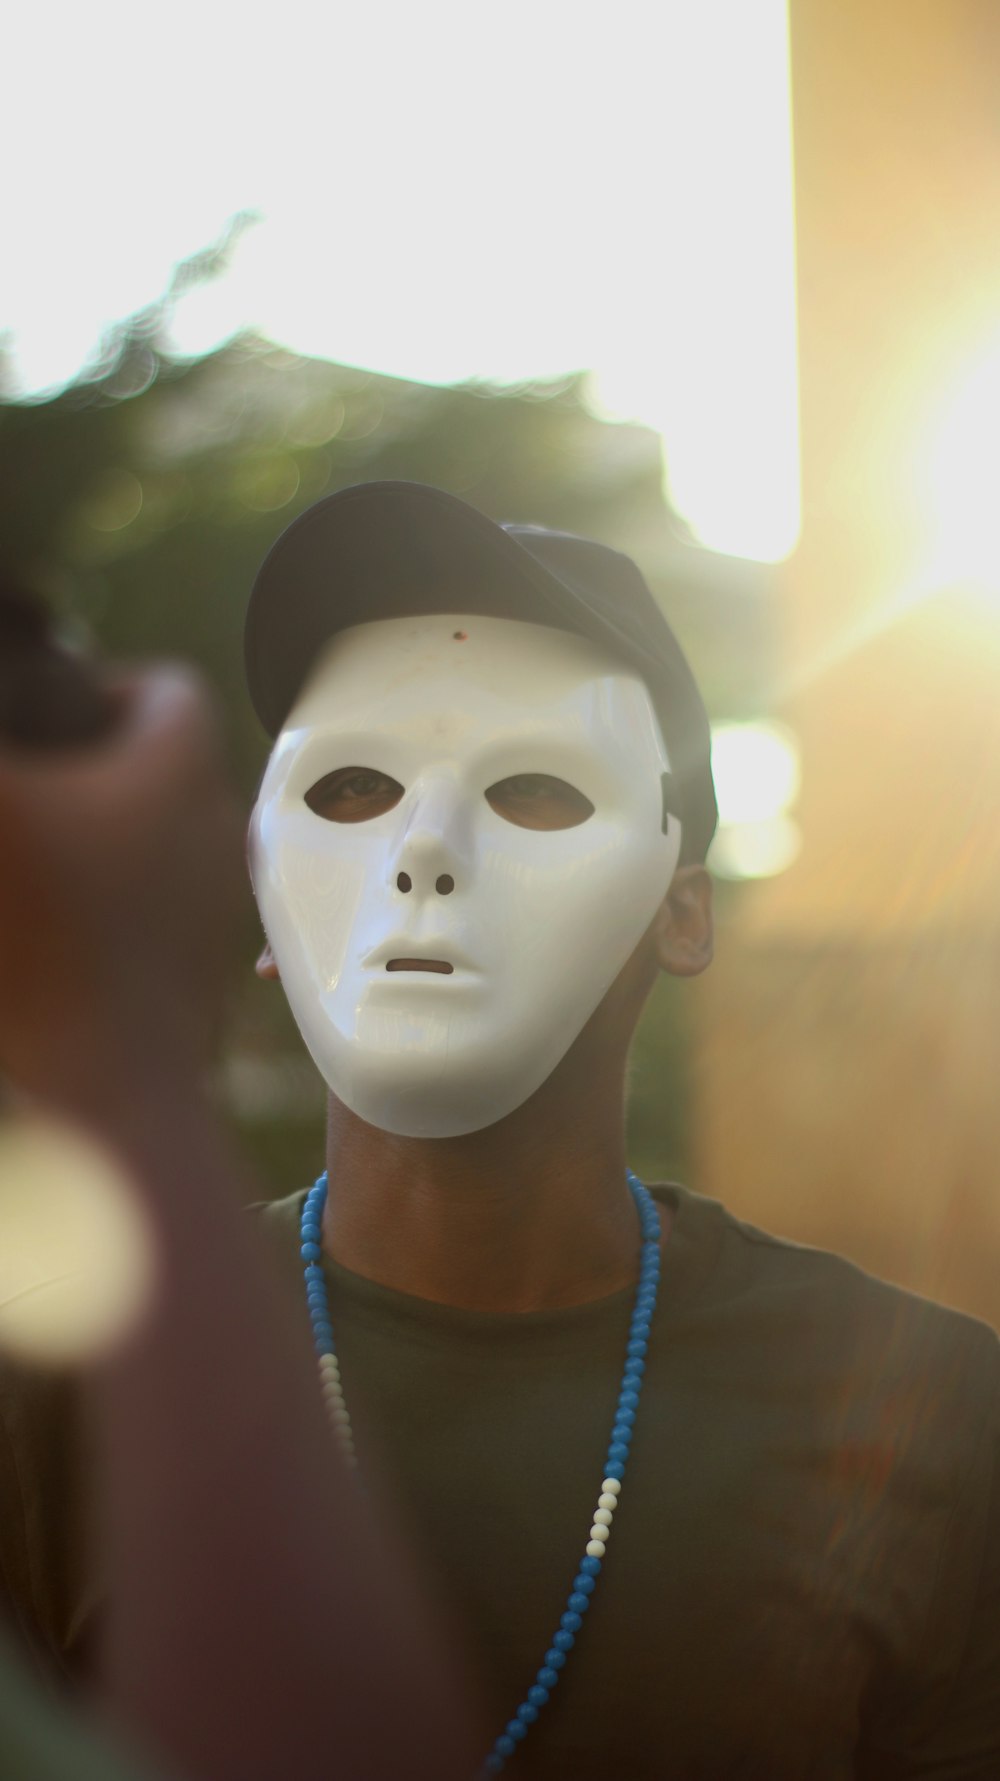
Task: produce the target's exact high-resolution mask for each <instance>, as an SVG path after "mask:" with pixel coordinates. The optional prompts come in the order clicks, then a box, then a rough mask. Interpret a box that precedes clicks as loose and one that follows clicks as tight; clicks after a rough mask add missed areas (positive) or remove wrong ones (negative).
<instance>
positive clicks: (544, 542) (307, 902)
mask: <svg viewBox="0 0 1000 1781" xmlns="http://www.w3.org/2000/svg"><path fill="white" fill-rule="evenodd" d="M247 667H248V676H249V682H250V690H251V695H252V697H253V699H254V703H255V706H256V709H257V711H258V714H259V715H260V717H261V719H262V721H263V722H264V723H265V725H266V726H267V727H268V728H269V729H270V730H271V732H272V733H276V734H277V743H276V746H275V749H274V751H273V753H272V756H271V760H270V763H269V765H268V769H267V772H266V774H265V777H264V781H263V784H262V787H261V792H260V797H259V800H258V803H257V808H256V810H255V813H254V820H253V825H252V832H251V869H252V874H253V879H254V885H255V889H256V893H257V897H258V902H259V905H260V910H261V915H262V918H263V921H264V926H265V928H266V930H267V934H268V938H269V940H270V943H271V947H272V950H273V952H274V955H275V958H276V961H277V964H278V967H279V970H280V973H281V977H282V981H283V984H284V988H285V993H286V995H287V996H288V999H289V1002H290V1004H291V1007H292V1010H293V1013H294V1014H295V1017H296V1019H297V1021H298V1024H299V1026H300V1029H301V1031H302V1034H303V1037H304V1038H305V1040H306V1043H307V1045H308V1046H309V1049H310V1051H311V1053H312V1055H313V1058H314V1060H315V1062H316V1064H317V1066H318V1068H319V1069H320V1071H321V1073H322V1075H323V1076H324V1077H325V1079H326V1081H327V1082H328V1084H329V1086H330V1087H331V1088H332V1089H333V1091H334V1093H335V1094H336V1095H337V1096H338V1098H339V1099H341V1100H342V1101H343V1102H344V1103H345V1104H346V1105H347V1106H349V1107H350V1108H352V1110H353V1111H354V1112H356V1113H357V1114H359V1115H360V1117H362V1118H363V1119H365V1120H367V1121H369V1122H370V1123H372V1124H374V1125H376V1126H379V1127H381V1128H382V1129H385V1130H388V1131H392V1132H397V1133H400V1134H403V1135H406V1136H416V1137H449V1136H454V1135H457V1134H459V1133H462V1132H469V1131H476V1130H480V1129H482V1128H483V1127H485V1126H488V1125H492V1124H493V1123H494V1122H495V1121H496V1120H498V1119H501V1118H503V1117H504V1115H505V1114H507V1113H509V1112H511V1111H513V1109H514V1108H516V1107H518V1106H520V1105H521V1104H522V1102H524V1101H525V1100H527V1099H528V1097H529V1096H530V1095H531V1094H533V1093H534V1092H535V1090H536V1089H537V1088H539V1087H540V1086H541V1084H542V1083H543V1082H544V1081H545V1080H546V1078H547V1077H548V1076H549V1075H550V1074H551V1072H552V1071H553V1070H554V1069H555V1068H556V1066H557V1064H559V1062H560V1061H561V1059H562V1058H563V1057H564V1056H565V1054H566V1052H567V1051H568V1050H569V1048H570V1046H571V1045H572V1044H573V1042H574V1040H575V1039H576V1038H577V1037H578V1035H579V1034H580V1032H581V1031H582V1029H583V1027H584V1026H585V1025H586V1023H587V1021H588V1020H589V1019H590V1017H591V1015H592V1014H593V1013H594V1011H595V1009H596V1008H597V1006H598V1004H599V1003H600V1002H601V1000H602V998H603V997H604V995H605V993H606V992H607V990H608V989H609V988H610V986H611V984H612V983H613V982H614V980H615V978H616V977H617V976H618V974H619V973H620V971H621V970H622V968H623V967H624V965H625V964H626V962H627V960H628V959H629V958H630V957H631V955H632V953H633V951H634V950H635V948H636V946H637V945H638V944H639V942H640V940H641V939H642V937H643V935H644V934H645V933H646V931H647V929H648V927H649V925H650V923H651V921H652V920H653V918H654V916H655V914H656V912H657V910H658V909H659V907H660V905H661V904H662V902H663V900H664V898H665V896H666V893H667V891H668V889H669V887H670V885H671V881H672V879H673V877H674V874H675V872H676V870H677V868H678V865H679V864H681V865H683V866H697V865H698V864H699V863H700V862H701V861H702V860H703V859H704V855H705V851H706V849H707V846H708V843H709V841H710V839H711V836H712V833H713V830H714V826H715V820H716V809H715V798H714V791H713V787H712V778H711V771H710V765H709V729H708V720H707V717H706V714H705V710H704V706H703V704H702V701H701V698H700V696H699V694H698V691H697V688H696V686H695V683H694V680H693V678H692V676H691V672H690V669H689V668H688V665H687V662H686V661H685V659H684V656H683V654H682V652H681V650H680V647H679V645H678V643H677V641H676V639H675V638H674V636H673V633H672V632H671V630H670V628H669V626H668V625H667V623H666V620H665V619H664V618H663V616H662V614H661V612H660V610H659V608H658V607H657V605H656V603H655V601H654V600H653V598H652V595H651V594H650V592H649V590H648V588H647V587H646V584H645V582H644V581H643V579H642V577H641V575H640V574H639V571H638V570H637V569H636V567H635V565H634V564H633V563H631V562H630V561H629V559H628V558H626V557H624V556H622V555H621V554H620V553H618V552H616V551H612V550H609V549H608V548H607V547H606V546H604V545H600V544H597V543H593V542H591V541H590V540H587V539H580V538H575V537H571V536H569V535H567V534H564V533H558V532H550V531H547V530H545V529H544V528H537V527H521V526H503V527H502V526H497V525H495V524H494V523H493V522H492V521H491V520H488V519H486V518H485V517H484V516H483V515H482V514H479V513H478V512H477V511H476V510H475V509H474V508H471V507H469V506H468V505H467V504H466V503H465V502H462V501H459V500H458V499H457V498H456V497H454V496H451V495H447V494H444V493H443V492H442V491H440V490H436V489H429V488H425V487H423V486H422V485H419V484H408V483H371V484H362V485H360V486H359V487H358V488H355V489H347V490H344V491H342V492H341V493H340V494H338V495H334V496H331V497H329V498H328V499H327V500H325V501H322V502H320V503H318V504H317V505H316V506H315V507H313V508H311V509H309V510H308V511H307V512H306V513H305V514H303V515H301V516H300V518H299V519H298V520H296V521H295V522H294V523H293V525H292V526H290V527H289V528H288V530H287V531H286V532H285V533H284V534H283V535H282V537H281V538H279V540H278V542H277V544H276V545H275V546H274V548H273V550H272V551H271V553H270V555H269V557H268V558H267V560H266V562H265V563H264V565H263V567H262V569H261V572H260V574H259V576H258V578H257V581H256V583H255V586H254V590H253V594H252V596H251V603H250V610H249V614H248V619H247Z"/></svg>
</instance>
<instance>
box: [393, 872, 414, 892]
mask: <svg viewBox="0 0 1000 1781" xmlns="http://www.w3.org/2000/svg"><path fill="white" fill-rule="evenodd" d="M396 888H397V890H401V891H408V890H412V889H413V879H412V878H411V877H410V874H409V872H400V874H399V877H398V878H397V879H396Z"/></svg>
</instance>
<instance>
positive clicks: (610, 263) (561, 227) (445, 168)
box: [0, 0, 799, 559]
mask: <svg viewBox="0 0 1000 1781" xmlns="http://www.w3.org/2000/svg"><path fill="white" fill-rule="evenodd" d="M5 52H6V55H5V61H6V70H7V82H6V89H7V90H6V92H5V106H4V115H3V117H2V119H0V153H2V155H3V165H4V166H5V168H6V169H7V175H6V177H5V179H4V182H3V188H2V190H0V238H2V240H3V242H4V245H5V250H6V251H5V262H6V269H5V275H4V278H3V281H2V287H0V329H3V330H6V331H7V333H8V344H9V346H10V347H11V349H12V351H13V354H14V371H15V375H16V378H17V380H18V387H19V388H20V390H21V391H23V392H25V393H30V392H36V393H37V392H40V391H42V390H45V389H48V388H52V387H58V386H59V385H60V384H61V383H63V382H65V381H66V380H67V379H69V378H70V377H71V376H72V375H73V374H74V372H75V371H76V370H77V369H78V368H79V366H80V365H81V363H82V362H83V361H84V360H85V359H86V358H87V356H88V355H89V354H92V353H93V350H94V347H95V345H96V342H97V340H98V338H99V336H100V333H101V330H102V328H103V327H104V326H106V324H107V323H108V322H109V321H110V320H113V319H115V318H117V317H121V316H124V315H126V314H128V313H129V312H130V311H132V310H134V309H135V308H137V307H139V306H141V305H142V304H145V303H147V302H150V301H152V300H153V299H155V298H156V297H157V296H158V295H159V294H160V293H161V292H162V290H163V289H164V287H165V285H166V283H167V281H168V279H169V276H170V272H171V269H172V267H173V265H174V264H175V263H176V261H177V260H179V259H182V258H184V257H185V256H187V255H189V254H191V253H193V252H195V251H197V250H198V249H199V248H202V247H205V246H206V245H208V244H210V243H211V242H212V241H213V240H215V239H216V238H217V237H218V236H219V234H220V232H221V230H222V228H223V226H224V225H225V223H226V220H227V219H228V218H229V217H230V216H231V215H232V214H233V213H234V212H236V211H238V210H242V209H252V210H254V211H256V212H258V213H259V215H260V217H261V219H262V220H261V222H260V223H259V225H258V226H257V227H255V228H254V229H252V230H250V231H249V232H248V233H247V234H246V235H245V236H244V238H243V241H242V244H241V246H240V247H239V248H238V250H237V252H236V254H235V258H234V263H233V267H232V270H231V273H230V274H229V275H228V276H227V277H226V278H225V279H224V280H222V281H221V282H220V283H219V284H218V285H216V286H213V287H208V288H206V289H203V290H201V291H199V292H196V293H194V294H192V296H191V297H190V298H189V299H187V300H186V301H185V302H184V303H183V304H182V305H181V307H180V309H179V311H178V314H177V317H176V344H177V347H178V349H179V350H182V351H184V352H186V353H190V354H194V353H196V352H199V351H203V350H207V349H208V348H210V347H211V346H213V345H215V344H217V343H218V342H219V341H220V340H222V339H224V338H226V337H227V336H228V335H229V334H231V333H232V332H233V331H234V330H235V329H237V328H238V327H240V326H243V325H251V326H254V327H256V328H258V329H260V330H261V331H262V332H264V333H266V334H267V335H269V336H270V337H271V338H273V339H274V340H276V341H278V342H280V343H282V344H286V345H288V346H290V347H292V348H293V349H295V350H297V351H299V352H303V353H309V354H315V355H318V356H322V357H328V358H331V359H335V360H339V361H342V362H344V363H348V364H356V365H361V366H364V367H366V368H368V369H372V370H378V371H383V372H389V373H393V374H396V375H399V376H403V377H411V378H416V379H419V380H424V381H429V382H450V381H455V380H464V379H467V378H485V379H490V380H497V381H519V380H521V379H524V378H529V377H548V376H558V375H559V374H561V373H564V372H567V371H575V370H582V369H590V370H592V371H593V372H594V374H595V376H594V383H593V389H594V399H595V404H596V405H597V406H598V409H599V411H601V412H605V413H607V414H609V415H610V416H613V417H623V418H624V417H634V418H637V419H640V420H643V421H646V422H647V423H649V424H651V425H653V426H654V427H656V428H658V429H659V430H660V431H661V433H662V435H663V438H664V444H665V452H666V457H667V461H668V464H669V466H670V482H669V493H670V496H671V498H672V500H673V501H674V504H675V505H676V506H677V507H678V508H679V509H680V511H681V512H682V513H683V514H684V515H685V516H686V517H687V519H688V521H689V523H690V524H691V525H692V527H693V528H694V530H695V533H696V535H697V536H699V537H700V538H701V540H702V541H703V542H704V543H706V544H708V545H710V546H711V547H712V548H715V549H719V550H724V551H728V552H731V553H732V554H735V555H748V556H756V557H760V558H764V559H773V558H779V557H781V556H783V555H784V554H786V552H787V551H788V550H789V549H791V548H792V546H793V544H794V542H795V538H796V535H797V532H798V524H799V496H798V481H799V479H798V434H797V393H796V351H795V310H794V237H793V213H792V175H791V149H790V117H789V98H788V44H787V19H786V4H785V0H698V4H697V5H691V4H690V3H689V0H619V3H618V4H616V5H615V6H613V7H608V6H607V5H606V4H604V3H602V4H599V5H598V4H593V3H589V0H572V3H568V0H504V4H503V6H500V5H494V6H491V7H489V8H487V7H486V6H484V5H483V4H482V0H422V4H421V5H419V6H415V5H413V4H412V0H405V3H404V0H383V4H381V5H378V6H375V5H371V6H358V5H356V4H351V5H349V6H348V5H344V4H342V3H339V0H327V3H326V4H324V5H322V6H320V5H309V4H306V3H304V0H285V3H284V4H283V5H282V6H281V7H280V8H277V9H275V8H274V7H273V6H268V7H266V8H265V7H264V6H262V5H260V4H258V3H257V0H247V3H246V4H244V5H241V6H238V7H237V6H236V5H227V6H223V5H220V4H218V0H201V3H200V4H192V3H191V0H177V3H175V4H174V5H172V6H170V7H169V8H167V9H165V10H162V11H160V10H158V11H155V12H154V11H153V10H152V9H148V8H136V7H135V5H134V3H132V0H130V3H129V4H128V5H125V4H121V3H120V0H97V3H96V4H94V5H90V6H88V7H79V8H72V9H71V8H68V7H63V6H61V5H59V6H55V5H53V4H52V0H35V4H33V5H32V6H24V7H22V8H20V9H19V13H18V17H17V20H16V22H13V23H12V22H8V24H7V26H6V30H5Z"/></svg>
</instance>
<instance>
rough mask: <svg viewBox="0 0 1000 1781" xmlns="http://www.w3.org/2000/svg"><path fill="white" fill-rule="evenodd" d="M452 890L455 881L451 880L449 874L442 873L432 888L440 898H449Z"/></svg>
mask: <svg viewBox="0 0 1000 1781" xmlns="http://www.w3.org/2000/svg"><path fill="white" fill-rule="evenodd" d="M454 888H455V880H454V879H453V877H452V875H451V873H450V872H442V874H441V876H440V878H439V879H438V881H437V883H436V884H435V886H434V889H435V890H436V891H437V893H438V895H439V896H442V897H450V896H451V893H452V891H453V890H454Z"/></svg>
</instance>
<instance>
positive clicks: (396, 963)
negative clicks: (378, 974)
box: [385, 959, 455, 977]
mask: <svg viewBox="0 0 1000 1781" xmlns="http://www.w3.org/2000/svg"><path fill="white" fill-rule="evenodd" d="M385 968H386V970H387V971H437V972H438V973H439V974H440V975H441V976H442V977H450V976H451V974H452V972H453V971H454V969H455V967H454V965H449V963H448V961H447V959H387V960H386V967H385Z"/></svg>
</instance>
